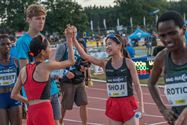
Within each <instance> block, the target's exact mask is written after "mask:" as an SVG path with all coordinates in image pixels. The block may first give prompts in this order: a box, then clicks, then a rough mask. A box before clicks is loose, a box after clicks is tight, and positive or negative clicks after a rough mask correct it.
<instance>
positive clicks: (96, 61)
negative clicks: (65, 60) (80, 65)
mask: <svg viewBox="0 0 187 125" xmlns="http://www.w3.org/2000/svg"><path fill="white" fill-rule="evenodd" d="M73 42H74V45H75V47H76V48H77V50H78V52H79V54H80V55H81V57H82V58H83V59H84V60H86V61H89V62H90V63H93V64H94V65H98V66H100V67H102V68H104V67H105V62H106V61H105V60H104V59H98V58H96V57H93V56H90V55H88V54H87V53H86V52H85V51H84V49H83V48H82V47H81V46H80V45H79V43H78V41H77V39H76V36H74V37H73Z"/></svg>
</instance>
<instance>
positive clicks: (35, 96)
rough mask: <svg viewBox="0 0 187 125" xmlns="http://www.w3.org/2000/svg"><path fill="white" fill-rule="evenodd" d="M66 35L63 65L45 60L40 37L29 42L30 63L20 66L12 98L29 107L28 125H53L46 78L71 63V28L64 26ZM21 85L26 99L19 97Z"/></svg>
mask: <svg viewBox="0 0 187 125" xmlns="http://www.w3.org/2000/svg"><path fill="white" fill-rule="evenodd" d="M65 36H66V39H67V41H68V51H69V52H68V54H69V55H68V60H65V61H62V62H56V61H47V60H48V59H49V54H50V48H49V42H48V41H47V40H46V39H45V38H44V37H43V36H41V35H38V36H36V37H34V38H33V39H32V41H31V43H30V52H29V55H30V58H34V61H33V62H32V63H29V64H27V65H26V66H25V67H23V68H22V69H21V71H20V73H19V76H18V80H17V82H16V85H15V87H14V88H13V90H12V93H11V97H12V98H13V99H15V100H19V101H21V102H23V103H27V104H28V105H29V108H28V114H27V115H28V117H27V125H55V122H54V118H53V111H52V106H51V103H50V84H49V75H50V72H51V71H52V70H57V69H62V68H65V67H69V66H71V65H73V64H74V53H73V45H72V44H73V42H72V37H73V29H72V27H71V26H69V25H68V26H67V28H66V30H65ZM22 85H23V86H24V89H25V92H26V95H27V98H28V99H27V98H25V97H23V96H21V95H20V89H21V86H22Z"/></svg>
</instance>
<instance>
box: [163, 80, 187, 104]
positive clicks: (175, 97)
mask: <svg viewBox="0 0 187 125" xmlns="http://www.w3.org/2000/svg"><path fill="white" fill-rule="evenodd" d="M164 93H165V94H166V97H167V99H168V102H169V104H170V105H171V106H182V105H187V83H186V82H183V83H177V84H167V85H165V91H164Z"/></svg>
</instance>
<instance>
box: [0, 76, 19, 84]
mask: <svg viewBox="0 0 187 125" xmlns="http://www.w3.org/2000/svg"><path fill="white" fill-rule="evenodd" d="M15 80H16V73H3V74H0V86H8V85H11V84H14V83H15Z"/></svg>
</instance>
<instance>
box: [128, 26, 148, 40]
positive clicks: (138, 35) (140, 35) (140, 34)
mask: <svg viewBox="0 0 187 125" xmlns="http://www.w3.org/2000/svg"><path fill="white" fill-rule="evenodd" d="M145 37H151V34H150V33H148V32H145V31H143V30H141V29H140V28H137V29H136V30H135V32H134V33H132V34H131V35H130V36H129V38H130V39H140V38H145Z"/></svg>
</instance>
